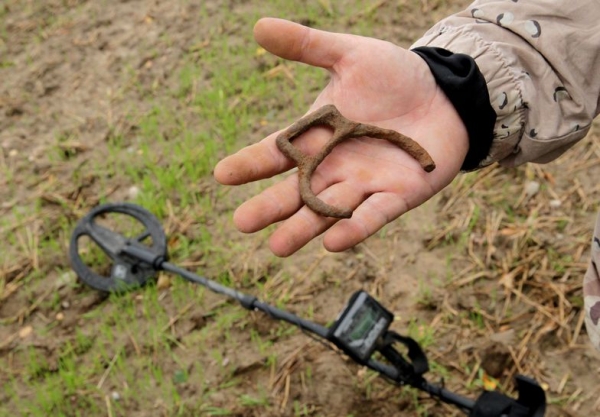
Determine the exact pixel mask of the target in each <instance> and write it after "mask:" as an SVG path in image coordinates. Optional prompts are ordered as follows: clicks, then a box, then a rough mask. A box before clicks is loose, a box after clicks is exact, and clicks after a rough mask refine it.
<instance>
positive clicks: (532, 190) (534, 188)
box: [525, 181, 540, 197]
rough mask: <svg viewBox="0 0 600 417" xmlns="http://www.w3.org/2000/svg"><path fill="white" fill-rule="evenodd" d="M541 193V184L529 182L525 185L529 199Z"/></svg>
mask: <svg viewBox="0 0 600 417" xmlns="http://www.w3.org/2000/svg"><path fill="white" fill-rule="evenodd" d="M539 191H540V183H539V182H537V181H529V182H528V183H527V185H525V194H526V195H527V197H533V196H534V195H536V194H537V193H538V192H539Z"/></svg>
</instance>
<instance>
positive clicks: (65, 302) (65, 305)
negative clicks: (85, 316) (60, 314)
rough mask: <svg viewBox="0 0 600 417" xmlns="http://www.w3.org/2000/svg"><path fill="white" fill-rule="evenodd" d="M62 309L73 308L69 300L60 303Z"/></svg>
mask: <svg viewBox="0 0 600 417" xmlns="http://www.w3.org/2000/svg"><path fill="white" fill-rule="evenodd" d="M60 305H61V307H62V308H64V309H65V310H66V309H67V308H69V307H71V303H69V302H68V301H67V300H65V301H63V302H62V303H60Z"/></svg>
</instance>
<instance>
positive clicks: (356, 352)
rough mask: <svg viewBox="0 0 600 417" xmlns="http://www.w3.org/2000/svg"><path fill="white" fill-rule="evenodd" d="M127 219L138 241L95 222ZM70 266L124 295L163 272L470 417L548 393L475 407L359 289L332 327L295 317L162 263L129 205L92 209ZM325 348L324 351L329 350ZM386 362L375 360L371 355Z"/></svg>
mask: <svg viewBox="0 0 600 417" xmlns="http://www.w3.org/2000/svg"><path fill="white" fill-rule="evenodd" d="M114 213H117V214H120V215H125V216H128V217H131V218H132V219H134V220H136V221H137V222H138V223H140V224H141V225H142V226H143V227H144V229H145V230H144V231H143V232H142V233H141V234H138V235H137V236H136V237H133V238H128V237H126V236H125V235H123V234H121V233H118V232H117V231H114V230H112V229H110V228H109V227H107V226H103V225H101V224H99V223H98V222H97V221H96V220H97V218H100V217H108V215H110V214H114ZM82 237H87V238H89V239H90V240H91V241H92V242H93V243H95V244H96V245H98V247H99V248H100V249H101V250H102V251H103V252H104V253H105V254H106V255H107V256H108V257H109V258H110V259H111V260H112V262H113V266H112V268H111V273H110V275H109V276H102V275H100V274H99V273H97V272H94V271H93V270H92V269H90V268H89V266H88V265H86V263H85V262H84V261H83V259H82V257H81V255H80V249H81V248H80V245H79V243H80V242H79V239H80V238H82ZM69 257H70V258H71V265H72V267H73V269H74V270H75V272H76V273H77V275H78V276H79V278H80V279H81V281H83V282H84V283H86V284H87V285H89V286H91V287H93V288H95V289H97V290H100V291H104V292H122V291H125V290H129V289H134V288H139V287H141V286H143V285H144V284H146V283H147V282H149V280H150V278H152V277H154V276H155V275H156V273H157V272H158V271H167V272H171V273H173V274H176V275H179V276H181V277H182V278H184V279H186V280H188V281H191V282H194V283H196V284H200V285H203V286H204V287H206V288H208V289H209V290H211V291H213V292H215V293H218V294H222V295H225V296H227V297H229V298H233V299H234V300H237V301H238V302H239V303H240V304H241V305H242V307H244V308H246V309H248V310H258V311H262V312H263V313H265V314H267V315H268V316H270V317H271V318H273V319H276V320H282V321H285V322H288V323H290V324H292V325H293V326H296V327H298V328H300V329H301V330H302V331H303V332H305V333H307V334H309V335H311V336H312V337H314V338H316V339H321V340H325V341H328V342H330V343H331V344H333V345H335V346H337V347H338V348H339V349H340V350H341V351H342V352H344V353H345V354H346V355H348V356H349V357H350V358H352V359H353V360H355V361H356V362H358V363H359V364H361V365H363V366H366V367H368V368H370V369H372V370H373V371H375V372H377V373H378V374H379V375H381V376H382V377H383V378H385V379H386V380H387V381H389V382H391V383H393V384H396V385H399V386H404V385H410V386H412V387H414V388H416V389H418V390H420V391H423V392H426V393H428V394H429V395H430V396H431V397H433V398H436V399H438V400H440V401H443V402H445V403H448V404H453V405H455V406H456V407H458V408H459V409H461V410H462V411H464V412H465V413H466V414H467V415H468V416H469V417H543V416H544V413H545V410H546V394H545V392H544V390H543V389H542V388H541V387H540V385H539V384H538V383H537V382H536V381H534V380H533V379H530V378H527V377H524V376H521V375H517V376H516V378H515V379H516V382H517V391H518V393H519V397H518V398H517V399H513V398H511V397H509V396H507V395H504V394H502V393H499V392H497V391H484V392H483V393H482V394H481V395H480V396H479V398H478V399H477V400H476V401H474V400H471V399H469V398H466V397H463V396H461V395H459V394H456V393H454V392H451V391H449V390H447V389H446V388H444V387H443V385H442V386H440V385H436V384H432V383H430V382H428V381H427V380H426V379H425V377H424V376H423V375H424V374H425V373H426V372H427V371H428V370H429V365H428V362H427V357H426V355H425V353H424V352H423V350H422V349H421V347H420V346H419V344H418V343H417V342H416V341H415V340H413V339H411V338H410V337H406V336H401V335H399V334H398V333H396V332H394V331H392V330H390V329H389V327H390V324H391V323H392V321H393V319H394V316H393V314H392V313H391V312H389V311H388V310H387V309H386V308H384V307H383V306H382V305H381V304H379V303H378V302H377V300H375V299H374V298H373V297H371V296H370V295H369V294H367V293H366V292H365V291H358V292H356V293H354V294H353V295H352V297H351V298H350V300H349V301H348V303H347V305H346V308H345V309H344V310H343V311H342V312H341V314H340V315H339V317H338V319H337V320H336V322H335V323H334V324H333V325H332V326H331V327H329V328H328V327H325V326H322V325H320V324H318V323H314V322H312V321H309V320H306V319H303V318H301V317H298V316H296V315H294V314H292V313H290V312H288V311H285V310H281V309H279V308H277V307H274V306H272V305H270V304H267V303H265V302H262V301H260V300H259V299H258V298H256V297H255V296H252V295H249V294H244V293H242V292H239V291H237V290H235V289H233V288H229V287H226V286H224V285H221V284H219V283H218V282H216V281H213V280H210V279H208V278H205V277H202V276H199V275H196V274H194V273H192V272H190V271H188V270H186V269H183V268H180V267H178V266H176V265H174V264H172V263H170V262H168V261H167V259H168V256H167V241H166V236H165V233H164V231H163V230H162V227H161V226H160V222H159V221H158V219H157V218H156V217H154V215H152V213H150V212H149V211H147V210H145V209H144V208H142V207H140V206H136V205H134V204H129V203H112V204H104V205H101V206H98V207H96V208H94V209H93V210H92V211H90V213H89V214H88V215H86V216H85V217H83V218H82V219H81V220H80V221H79V222H78V224H77V226H76V227H75V230H74V231H73V234H72V236H71V242H70V247H69ZM398 344H401V345H404V347H405V348H406V349H407V350H408V353H407V356H408V358H406V357H405V356H404V355H403V354H402V353H401V352H399V351H398V350H396V346H397V345H398ZM328 346H330V345H328ZM375 352H378V355H380V357H382V358H383V359H384V360H385V361H384V362H382V361H379V360H376V359H374V358H373V356H375V355H374V353H375Z"/></svg>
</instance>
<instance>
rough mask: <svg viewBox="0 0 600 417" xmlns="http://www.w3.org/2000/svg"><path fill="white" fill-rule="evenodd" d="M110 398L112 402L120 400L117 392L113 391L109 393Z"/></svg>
mask: <svg viewBox="0 0 600 417" xmlns="http://www.w3.org/2000/svg"><path fill="white" fill-rule="evenodd" d="M110 397H111V398H112V399H113V401H119V400H120V399H121V394H119V393H118V392H117V391H113V392H111V393H110Z"/></svg>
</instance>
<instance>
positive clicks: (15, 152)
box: [8, 149, 19, 158]
mask: <svg viewBox="0 0 600 417" xmlns="http://www.w3.org/2000/svg"><path fill="white" fill-rule="evenodd" d="M18 153H19V151H17V150H16V149H11V150H10V151H8V156H10V157H11V158H13V157H15V156H17V154H18Z"/></svg>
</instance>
